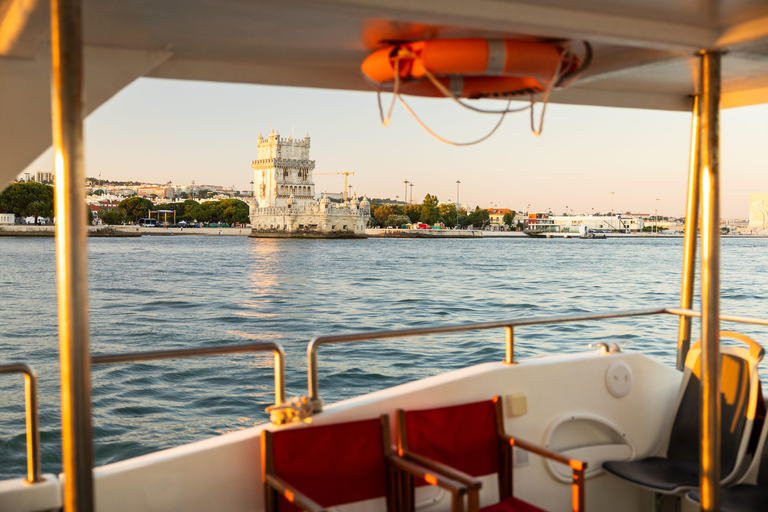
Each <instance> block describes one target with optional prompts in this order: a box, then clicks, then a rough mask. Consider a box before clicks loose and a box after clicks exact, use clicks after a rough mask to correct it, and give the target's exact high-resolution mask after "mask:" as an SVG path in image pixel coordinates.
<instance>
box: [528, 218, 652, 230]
mask: <svg viewBox="0 0 768 512" xmlns="http://www.w3.org/2000/svg"><path fill="white" fill-rule="evenodd" d="M532 215H536V214H532ZM539 215H543V214H539ZM547 224H549V225H551V226H552V227H551V228H550V229H549V230H550V231H552V230H554V231H558V232H562V233H578V232H579V227H580V226H584V225H586V226H587V227H588V228H589V229H590V230H592V231H621V232H627V231H629V232H637V231H642V230H643V227H645V225H646V223H645V221H644V219H642V218H640V217H634V216H631V217H630V216H627V215H604V216H603V215H562V216H550V217H548V219H547Z"/></svg>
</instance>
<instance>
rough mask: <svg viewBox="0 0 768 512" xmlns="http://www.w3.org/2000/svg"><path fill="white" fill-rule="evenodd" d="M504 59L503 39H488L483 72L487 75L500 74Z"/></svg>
mask: <svg viewBox="0 0 768 512" xmlns="http://www.w3.org/2000/svg"><path fill="white" fill-rule="evenodd" d="M506 61H507V45H506V44H504V40H503V39H488V64H486V66H485V74H486V75H488V76H501V73H502V72H503V71H504V63H505V62H506Z"/></svg>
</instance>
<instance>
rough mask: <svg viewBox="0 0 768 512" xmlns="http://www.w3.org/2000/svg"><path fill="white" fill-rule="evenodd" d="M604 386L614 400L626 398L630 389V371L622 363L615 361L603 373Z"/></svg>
mask: <svg viewBox="0 0 768 512" xmlns="http://www.w3.org/2000/svg"><path fill="white" fill-rule="evenodd" d="M605 385H606V386H607V387H608V391H609V392H610V393H611V394H612V395H613V396H615V397H616V398H621V397H624V396H627V394H628V393H629V391H630V390H631V389H632V369H631V368H630V367H629V365H628V364H627V363H625V362H624V361H616V362H615V363H613V364H612V365H611V366H610V367H609V368H608V371H607V372H606V373H605Z"/></svg>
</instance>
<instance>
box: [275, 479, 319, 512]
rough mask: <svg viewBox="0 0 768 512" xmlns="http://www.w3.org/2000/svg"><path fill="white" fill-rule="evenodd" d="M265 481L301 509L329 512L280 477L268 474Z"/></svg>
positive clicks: (311, 511) (313, 511)
mask: <svg viewBox="0 0 768 512" xmlns="http://www.w3.org/2000/svg"><path fill="white" fill-rule="evenodd" d="M265 480H266V483H267V485H268V486H270V487H272V488H273V489H274V490H276V491H277V492H278V493H280V495H281V496H282V497H283V498H285V499H287V500H288V501H290V502H291V503H293V504H294V505H296V506H297V507H301V508H303V509H304V510H307V511H309V512H327V511H326V509H325V508H323V507H322V506H321V505H320V504H318V503H317V502H315V501H312V500H311V499H310V498H309V497H307V496H306V495H304V494H302V493H301V492H300V491H298V490H297V489H296V488H295V487H293V486H292V485H291V484H289V483H288V482H286V481H285V480H283V479H282V478H280V477H279V476H275V475H270V474H267V475H265Z"/></svg>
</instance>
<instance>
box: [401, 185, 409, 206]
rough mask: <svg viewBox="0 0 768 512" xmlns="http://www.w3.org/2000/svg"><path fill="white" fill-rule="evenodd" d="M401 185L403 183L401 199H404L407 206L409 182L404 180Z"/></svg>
mask: <svg viewBox="0 0 768 512" xmlns="http://www.w3.org/2000/svg"><path fill="white" fill-rule="evenodd" d="M403 183H405V195H404V196H403V197H404V198H405V204H408V184H409V183H410V181H408V180H405V181H404V182H403Z"/></svg>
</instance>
